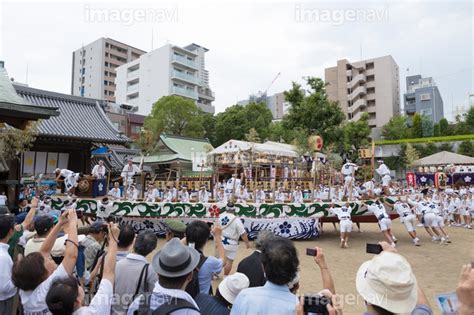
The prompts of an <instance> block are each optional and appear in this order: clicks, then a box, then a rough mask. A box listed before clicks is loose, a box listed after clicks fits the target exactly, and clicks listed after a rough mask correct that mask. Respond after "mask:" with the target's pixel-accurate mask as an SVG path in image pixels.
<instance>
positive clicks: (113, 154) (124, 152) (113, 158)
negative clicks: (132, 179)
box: [90, 146, 140, 173]
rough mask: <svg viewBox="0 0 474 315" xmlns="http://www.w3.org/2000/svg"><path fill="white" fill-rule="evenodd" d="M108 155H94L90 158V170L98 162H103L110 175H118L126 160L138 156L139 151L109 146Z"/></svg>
mask: <svg viewBox="0 0 474 315" xmlns="http://www.w3.org/2000/svg"><path fill="white" fill-rule="evenodd" d="M109 151H110V152H109V153H107V154H103V155H102V154H101V155H95V156H93V157H92V158H91V162H90V169H91V171H92V168H93V167H94V166H95V165H96V164H98V163H99V161H100V160H103V161H104V164H105V168H106V169H107V170H111V171H112V173H120V172H121V171H122V169H123V166H124V165H125V164H126V163H127V159H128V158H134V157H137V156H139V155H140V151H139V150H135V149H127V148H125V147H118V146H117V147H111V146H109Z"/></svg>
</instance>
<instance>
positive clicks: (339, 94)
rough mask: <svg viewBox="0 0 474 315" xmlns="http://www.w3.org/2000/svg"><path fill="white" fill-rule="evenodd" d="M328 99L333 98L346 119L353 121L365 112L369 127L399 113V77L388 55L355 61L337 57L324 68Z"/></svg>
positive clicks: (374, 126)
mask: <svg viewBox="0 0 474 315" xmlns="http://www.w3.org/2000/svg"><path fill="white" fill-rule="evenodd" d="M324 77H325V81H326V83H327V84H328V85H327V86H326V91H327V94H328V98H329V99H330V100H332V101H337V102H338V103H339V106H340V107H341V109H342V111H343V112H344V114H345V115H346V118H347V119H349V120H353V121H357V120H359V119H360V117H361V115H362V114H363V113H364V112H365V113H368V114H369V126H370V127H371V128H379V127H382V126H383V125H385V124H386V123H387V122H388V121H389V120H390V118H391V117H392V116H394V115H396V114H400V79H399V69H398V65H397V63H396V62H395V60H394V59H393V58H392V56H384V57H379V58H373V59H367V60H362V61H358V62H349V61H347V60H345V59H343V60H339V61H338V62H337V66H335V67H331V68H326V69H325V71H324Z"/></svg>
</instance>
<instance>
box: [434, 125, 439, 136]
mask: <svg viewBox="0 0 474 315" xmlns="http://www.w3.org/2000/svg"><path fill="white" fill-rule="evenodd" d="M440 135H441V132H440V130H439V124H434V125H433V136H435V137H439V136H440Z"/></svg>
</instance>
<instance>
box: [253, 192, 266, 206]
mask: <svg viewBox="0 0 474 315" xmlns="http://www.w3.org/2000/svg"><path fill="white" fill-rule="evenodd" d="M255 202H256V203H263V202H265V192H264V191H263V190H260V189H258V190H257V191H256V192H255Z"/></svg>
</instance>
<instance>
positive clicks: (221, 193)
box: [216, 186, 229, 204]
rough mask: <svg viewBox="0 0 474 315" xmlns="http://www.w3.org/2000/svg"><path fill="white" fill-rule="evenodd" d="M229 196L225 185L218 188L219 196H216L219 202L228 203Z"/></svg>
mask: <svg viewBox="0 0 474 315" xmlns="http://www.w3.org/2000/svg"><path fill="white" fill-rule="evenodd" d="M228 197H229V196H228V194H227V193H226V192H225V188H224V186H221V187H219V189H218V190H217V196H216V200H217V202H219V203H224V204H227V200H228Z"/></svg>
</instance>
